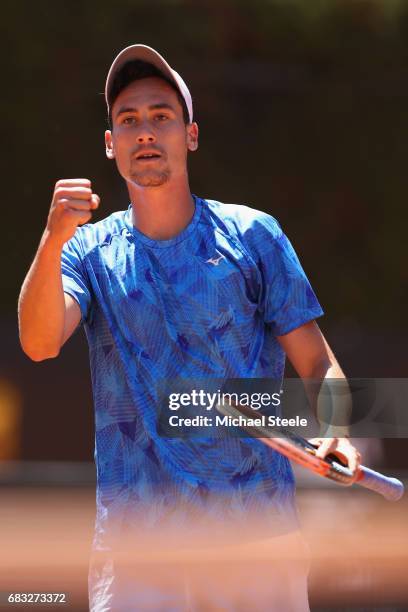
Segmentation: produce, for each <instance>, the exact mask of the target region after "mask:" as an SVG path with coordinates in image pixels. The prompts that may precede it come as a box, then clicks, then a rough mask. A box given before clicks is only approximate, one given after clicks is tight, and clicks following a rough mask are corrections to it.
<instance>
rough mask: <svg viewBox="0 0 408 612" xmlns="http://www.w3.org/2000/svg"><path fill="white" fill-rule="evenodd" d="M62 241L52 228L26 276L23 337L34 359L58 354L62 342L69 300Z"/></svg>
mask: <svg viewBox="0 0 408 612" xmlns="http://www.w3.org/2000/svg"><path fill="white" fill-rule="evenodd" d="M62 246H63V245H62V244H61V243H60V242H57V241H55V240H54V239H52V238H51V236H50V234H49V232H48V230H46V231H45V232H44V234H43V236H42V239H41V242H40V246H39V248H38V251H37V253H36V256H35V258H34V261H33V263H32V265H31V267H30V270H29V272H28V274H27V276H26V278H25V280H24V283H23V286H22V289H21V292H20V297H19V305H18V312H19V330H20V341H21V345H22V348H23V350H24V352H25V353H26V354H27V355H28V356H29V357H30V358H31V359H33V360H34V361H41V360H42V359H47V358H50V357H56V356H57V355H58V353H59V351H60V348H61V345H62V339H63V334H64V321H65V300H64V291H63V286H62V276H61V252H62Z"/></svg>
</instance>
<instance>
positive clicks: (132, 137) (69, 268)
mask: <svg viewBox="0 0 408 612" xmlns="http://www.w3.org/2000/svg"><path fill="white" fill-rule="evenodd" d="M105 94H106V102H107V106H108V113H109V119H110V123H111V129H110V130H107V131H106V133H105V143H106V155H107V157H108V158H109V159H114V160H115V161H116V165H117V168H118V170H119V173H120V174H121V176H122V177H123V179H124V180H125V182H126V184H127V187H128V190H129V195H130V200H131V205H130V206H129V209H128V210H127V211H124V212H118V213H114V214H112V215H110V216H109V217H107V218H106V219H104V220H102V221H100V222H98V223H96V224H94V225H92V224H88V221H90V219H91V217H92V212H93V211H94V210H96V209H97V208H98V206H99V202H100V200H99V197H98V196H97V195H96V194H95V193H94V192H93V190H92V186H91V183H90V181H88V180H86V179H66V180H60V181H58V182H57V184H56V186H55V190H54V195H53V199H52V204H51V209H50V213H49V217H48V222H47V226H46V229H45V232H44V234H43V237H42V239H41V243H40V246H39V249H38V251H37V254H36V256H35V259H34V262H33V264H32V266H31V269H30V271H29V273H28V275H27V278H26V279H25V281H24V284H23V288H22V291H21V296H20V302H19V320H20V337H21V343H22V347H23V349H24V351H25V352H26V353H27V355H29V356H30V357H31V358H32V359H33V360H35V361H41V360H43V359H47V358H52V357H56V356H57V355H58V354H59V351H60V349H61V347H62V345H63V344H64V343H65V342H66V340H67V339H68V338H69V337H70V336H71V334H72V333H73V332H74V330H75V329H76V327H77V326H78V324H79V323H80V322H81V321H82V323H83V324H84V326H85V330H86V334H87V338H88V342H89V347H90V361H91V372H92V384H93V394H94V402H95V425H96V449H95V459H96V464H97V478H98V482H97V518H96V533H95V540H94V548H95V551H96V553H98V554H99V557H98V555H97V557H98V558H97V559H96V560H95V563H94V565H93V566H92V568H91V574H90V600H91V609H92V610H133V609H134V610H145V609H146V610H173V609H174V610H182V609H205V610H210V609H214V610H215V609H239V608H238V607H237V606H240V605H241V606H244V607H243V608H242V609H249V607H248V606H249V605H250V604H249V603H246V604H245V603H242V602H245V601H246V599H245V598H246V597H247V595H248V594H247V593H246V592H245V586H244V585H243V584H242V583H241V584H238V585H235V592H236V593H238V595H239V598H240V599H239V600H237V602H235V603H234V602H232V595H231V593H232V591H229V594H228V595H225V597H226V600H227V602H226V603H225V607H223V608H221V605H220V604H219V603H217V604H215V603H214V601H213V600H211V601H210V599H211V593H209V592H210V591H211V589H210V588H209V587H208V588H207V591H208V592H207V593H205V594H203V584H202V583H201V594H200V596H199V598H198V599H196V601H195V604H194V597H195V595H194V589H192V588H191V584H194V580H190V582H189V581H187V583H186V582H183V585H184V586H180V588H178V589H177V588H175V582H174V581H172V588H169V589H168V592H167V593H166V592H165V591H166V590H165V589H163V591H162V590H161V588H160V587H159V586H158V585H157V584H155V583H154V581H152V576H151V575H150V576H149V575H148V574H149V572H147V573H144V574H143V576H142V572H141V571H140V572H139V571H138V570H134V571H133V573H132V572H130V573H129V572H128V573H127V574H126V578H125V579H124V578H123V575H124V574H123V573H122V571H121V569H119V565H118V564H117V563H116V561H115V562H112V558H113V554H114V551H117V550H123V544H124V542H125V543H128V542H130V541H132V542H136V544H135V546H136V548H137V547H138V546H139V547H140V543H141V542H142V541H143V535H144V534H146V535H147V537H148V540H149V538H150V539H151V538H152V537H153V535H152V534H156V535H157V534H158V533H160V537H159V540H160V545H161V546H164V543H165V542H167V540H166V538H167V537H168V542H174V541H177V545H180V539H182V538H181V536H180V526H182V527H183V533H184V535H186V533H188V534H195V535H196V536H197V537H198V539H200V537H201V536H202V534H204V533H206V534H208V533H210V534H216V537H217V538H218V537H219V536H220V534H224V535H225V533H226V532H225V527H226V525H227V524H228V523H229V524H231V525H233V529H232V532H233V533H234V534H236V533H237V529H236V528H237V526H239V529H243V526H244V525H245V524H248V523H251V521H249V520H248V517H249V516H251V517H256V520H255V521H252V523H257V526H258V527H261V528H262V534H263V537H264V538H266V540H269V538H270V537H271V536H274V539H273V541H274V542H275V544H276V546H278V544H277V543H278V542H279V541H282V540H280V539H279V538H283V542H285V543H286V545H287V543H288V542H289V541H291V540H290V538H291V534H294V533H297V529H298V527H297V519H296V511H295V507H294V502H293V496H294V481H293V475H292V472H291V469H290V466H289V463H288V462H287V461H286V459H284V458H283V457H281V456H280V455H278V454H277V453H274V452H272V451H271V450H270V449H267V448H266V447H263V445H261V444H259V443H258V442H257V441H256V440H246V439H245V440H243V439H239V438H234V437H231V436H230V437H228V436H216V437H215V438H214V439H213V440H212V441H211V442H210V443H209V442H208V440H201V439H194V438H191V439H182V438H177V437H175V438H172V439H169V438H167V437H163V436H161V435H160V432H159V429H160V428H159V426H158V425H159V424H158V405H159V402H160V398H159V390H158V383H159V382H160V381H165V382H166V384H167V383H168V382H169V381H170V382H171V381H172V380H176V379H178V378H183V379H192V380H196V379H197V378H199V379H220V380H226V379H231V378H234V379H236V378H240V379H246V378H263V379H267V378H268V379H269V378H270V379H274V380H281V379H282V376H283V368H284V360H285V354H286V355H287V356H288V357H289V359H290V360H291V362H292V364H293V365H294V367H295V369H296V370H297V372H298V373H299V375H300V376H301V377H302V378H303V379H308V378H312V379H316V378H318V379H321V380H323V379H325V378H342V377H343V373H342V371H341V369H340V367H339V365H338V364H337V362H336V360H335V357H334V355H333V353H332V351H331V350H330V348H329V346H328V345H327V342H326V341H325V339H324V338H323V336H322V334H321V332H320V330H319V328H318V327H317V325H316V323H315V321H314V320H315V318H316V317H319V316H320V315H321V314H322V310H321V308H320V305H319V304H318V302H317V299H316V297H315V295H314V293H313V291H312V289H311V287H310V285H309V282H308V280H307V278H306V276H305V274H304V272H303V270H302V268H301V266H300V264H299V261H298V259H297V257H296V255H295V253H294V251H293V249H292V247H291V245H290V243H289V241H288V240H287V238H286V236H285V235H284V234H283V232H282V230H281V228H280V226H279V225H278V223H277V222H276V221H275V220H274V219H273V218H272V217H270V216H269V215H267V214H265V213H263V212H260V211H257V210H254V209H252V208H249V207H247V206H240V205H232V204H221V203H219V202H216V201H213V200H204V199H201V198H199V197H197V196H194V195H192V194H191V191H190V187H189V181H188V171H187V156H188V153H189V152H193V151H195V150H196V149H197V147H198V126H197V123H196V122H194V120H193V106H192V99H191V95H190V93H189V90H188V88H187V86H186V84H185V83H184V81H183V80H182V78H181V77H180V76H179V75H178V74H177V73H176V72H175V71H174V70H172V69H171V68H170V66H169V65H168V64H167V62H166V61H165V60H164V58H163V57H161V56H160V55H159V54H158V53H157V52H156V51H154V50H153V49H151V48H150V47H146V46H144V45H133V46H131V47H128V48H126V49H124V50H123V51H122V52H121V53H120V54H119V55H118V56H117V58H116V59H115V60H114V62H113V64H112V66H111V68H110V71H109V74H108V77H107V82H106V90H105ZM319 443H320V447H319V449H318V454H319V455H320V456H325V455H326V454H327V453H328V452H333V451H335V452H336V451H337V452H340V453H341V454H342V455H343V456H344V457H345V458H346V459H347V461H348V463H349V466H350V468H351V469H352V470H353V471H354V472H355V470H356V468H357V464H358V461H359V457H358V454H357V452H356V451H355V449H354V448H353V446H352V445H351V444H350V443H349V442H348V440H347V439H346V438H337V437H333V438H327V437H326V438H325V439H324V440H320V441H319ZM220 525H221V526H222V527H221V528H219V526H220ZM163 534H166V536H164V535H163ZM175 534H176V535H175ZM240 536H241V532H240ZM258 537H259V534H258ZM132 538H133V539H132ZM134 538H136V540H135V539H134ZM200 541H201V542H202V538H201V540H200ZM128 548H129V549H130V548H131V546H129V547H128ZM133 550H134V549H133ZM128 552H129V551H128ZM104 555H105V556H104ZM101 559H102V560H101ZM115 563H116V564H115ZM120 567H121V566H120ZM139 567H140V566H139ZM275 570H276V572H277V573H278V572H279V571H280V567H277V566H275ZM150 573H151V572H150ZM276 575H277V574H276ZM190 578H191V576H190ZM298 578H299V576H297V578H296V577H295V578H294V579H293V580H292V582H290V580H291V578H290V577H289V578H288V580H289V582H288V583H287V588H286V587H285V588H284V589H283V587H282V581H281V586H280V587H279V585H278V582H279V581H278V580H277V581H276V583H275V586H274V589H273V590H270V592H267V590H266V591H265V593H266V595H265V599H264V600H263V602H262V603H260V604H259V606H260V607H259V608H256V607H255V605H254V601H252V604H251V609H253V610H255V609H265V610H266V609H268V610H272V609H279V610H280V611H281V612H282V611H283V610H284V609H288V610H289V609H298V610H305V609H307V600H306V590H305V579H304V578H305V575H304V573H303V577H301V579H300V581H299V579H298ZM296 580H298V581H297V583H296V585H295V586H293V585H294V584H295V581H296ZM208 581H211V578H210V577H209V576H208ZM264 582H265V581H264ZM186 584H187V585H190V586H188V589H190V590H188V589H187V590H188V593H187V591H186V588H185V586H186ZM285 584H286V583H285ZM180 585H181V583H180ZM299 585H301V586H299ZM224 586H225V582H224ZM264 586H265V584H264ZM149 588H150V590H149ZM265 588H266V587H265ZM279 588H281V590H283V591H284V594H283V595H282V593H280V595H279V597H278V596H277V592H278V591H279ZM183 589H184V590H183ZM302 589H303V591H302ZM197 590H198V591H199V590H200V588H198V589H197ZM204 590H205V589H204ZM213 590H214V591H216V592H215V593H213V595H214V597H215V598H217V597H218V596H220V595H219V594H220V593H221V590H222V589H221V585H220V584H219V583H218V584H217V586H216V587H214V589H213ZM170 591H171V593H170ZM294 592H296V595H293V593H294ZM169 593H170V594H169ZM186 593H187V594H186ZM197 597H198V596H197ZM293 597H294V599H293ZM206 598H207V599H206ZM208 598H210V599H208ZM283 599H284V600H285V602H283ZM294 600H295V604H294V603H293V602H294ZM187 601H189V603H187ZM204 601H206V603H205V604H204V603H202V602H204ZM192 602H193V603H192ZM197 602H201V603H197ZM239 602H241V603H239ZM266 602H268V603H266ZM194 605H199V606H200V605H201V608H200V607H199V608H194ZM223 605H224V604H223ZM187 606H190V607H189V608H188V607H187ZM216 606H220V607H216ZM228 606H229V607H228ZM234 606H235V607H234ZM245 606H246V608H245ZM265 606H267V607H265ZM285 606H287V607H285ZM295 606H296V607H295Z"/></svg>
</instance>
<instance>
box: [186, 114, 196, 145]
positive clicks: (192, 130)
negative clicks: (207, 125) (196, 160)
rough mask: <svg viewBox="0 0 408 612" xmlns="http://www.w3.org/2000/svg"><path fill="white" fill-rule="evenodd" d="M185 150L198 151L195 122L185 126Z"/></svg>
mask: <svg viewBox="0 0 408 612" xmlns="http://www.w3.org/2000/svg"><path fill="white" fill-rule="evenodd" d="M187 148H188V150H189V151H197V149H198V125H197V123H196V122H195V121H194V122H193V123H190V124H189V125H188V126H187Z"/></svg>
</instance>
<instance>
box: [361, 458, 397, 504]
mask: <svg viewBox="0 0 408 612" xmlns="http://www.w3.org/2000/svg"><path fill="white" fill-rule="evenodd" d="M357 482H358V484H359V485H361V486H363V487H366V488H367V489H371V490H372V491H375V492H376V493H380V495H383V497H385V499H387V500H388V501H398V500H399V499H400V498H401V497H402V496H403V494H404V485H403V484H402V482H401V481H400V480H398V478H390V477H389V476H384V474H380V473H379V472H375V471H374V470H370V468H368V467H365V466H361V467H360V476H359V478H358V480H357Z"/></svg>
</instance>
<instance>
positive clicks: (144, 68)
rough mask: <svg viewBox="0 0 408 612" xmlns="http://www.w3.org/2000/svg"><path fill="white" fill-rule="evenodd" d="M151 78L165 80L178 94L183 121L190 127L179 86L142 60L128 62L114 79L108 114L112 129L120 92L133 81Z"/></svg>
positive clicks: (110, 91) (110, 92)
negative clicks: (114, 111) (113, 109)
mask: <svg viewBox="0 0 408 612" xmlns="http://www.w3.org/2000/svg"><path fill="white" fill-rule="evenodd" d="M149 77H158V78H159V79H163V80H164V81H166V83H168V84H169V85H170V87H172V88H173V89H174V91H175V92H176V94H177V98H178V100H179V102H180V104H181V107H182V109H183V119H184V123H185V124H186V125H188V124H189V123H190V117H189V114H188V110H187V105H186V103H185V100H184V98H183V96H182V95H181V93H180V91H179V89H178V88H177V85H176V84H175V83H174V82H173V81H171V80H170V79H169V78H168V77H167V76H166V75H165V74H163V72H161V70H159V69H158V68H156V66H153V64H150V63H149V62H144V61H142V60H131V61H130V62H126V64H124V66H122V68H121V69H120V70H119V71H118V73H117V74H116V75H115V78H114V79H113V83H112V85H111V87H110V90H109V95H108V103H109V113H108V122H109V127H110V128H112V106H113V103H114V102H115V100H116V98H117V97H118V95H119V94H120V92H121V91H122V90H123V89H125V87H127V86H128V85H130V83H133V81H139V80H141V79H147V78H149Z"/></svg>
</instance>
